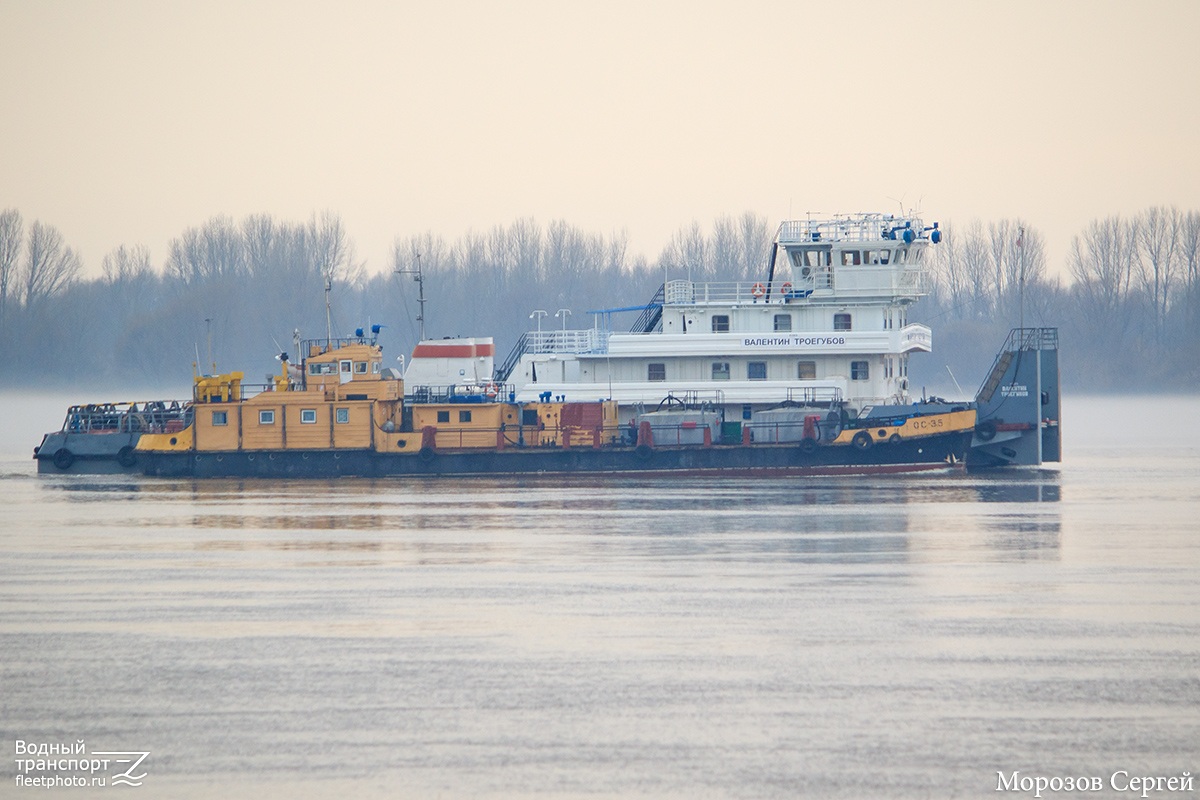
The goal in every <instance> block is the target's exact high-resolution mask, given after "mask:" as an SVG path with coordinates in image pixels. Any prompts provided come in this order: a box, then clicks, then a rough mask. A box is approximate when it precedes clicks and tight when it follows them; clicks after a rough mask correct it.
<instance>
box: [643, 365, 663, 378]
mask: <svg viewBox="0 0 1200 800" xmlns="http://www.w3.org/2000/svg"><path fill="white" fill-rule="evenodd" d="M666 379H667V365H666V364H647V365H646V380H648V381H665V380H666Z"/></svg>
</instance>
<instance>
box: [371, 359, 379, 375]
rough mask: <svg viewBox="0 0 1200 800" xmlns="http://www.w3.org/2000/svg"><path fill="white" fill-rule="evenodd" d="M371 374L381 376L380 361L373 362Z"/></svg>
mask: <svg viewBox="0 0 1200 800" xmlns="http://www.w3.org/2000/svg"><path fill="white" fill-rule="evenodd" d="M371 372H372V373H374V374H376V375H378V374H379V362H378V361H372V362H371Z"/></svg>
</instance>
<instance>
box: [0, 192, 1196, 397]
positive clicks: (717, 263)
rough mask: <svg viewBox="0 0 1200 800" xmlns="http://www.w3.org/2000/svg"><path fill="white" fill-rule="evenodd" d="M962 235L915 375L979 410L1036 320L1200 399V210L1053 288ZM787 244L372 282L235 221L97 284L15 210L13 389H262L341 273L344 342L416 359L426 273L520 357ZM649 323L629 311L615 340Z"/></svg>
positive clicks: (414, 247) (515, 245)
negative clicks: (231, 375)
mask: <svg viewBox="0 0 1200 800" xmlns="http://www.w3.org/2000/svg"><path fill="white" fill-rule="evenodd" d="M942 229H943V233H944V236H943V241H942V243H941V244H940V245H937V246H935V247H933V248H931V255H932V262H931V291H930V294H929V295H928V296H927V297H926V298H924V299H923V300H921V301H920V302H919V303H917V304H916V305H915V306H914V307H913V309H912V310H911V311H910V312H909V319H910V321H920V322H925V323H927V324H929V325H930V326H931V327H932V328H933V332H934V353H933V354H932V355H928V356H925V355H922V356H917V357H915V358H914V359H913V363H912V372H911V374H912V376H913V378H914V386H915V387H917V390H918V391H920V389H921V387H928V389H929V391H930V392H931V393H933V392H937V393H943V394H944V393H946V392H953V393H955V394H957V393H958V392H957V390H956V389H954V388H953V382H954V381H955V380H956V381H957V382H958V383H960V384H961V386H962V391H963V393H964V394H970V395H973V394H974V392H975V389H976V388H977V387H978V384H979V381H980V380H981V379H982V377H983V374H984V372H985V371H986V370H987V368H988V367H989V366H990V364H991V361H992V357H993V356H994V355H995V352H996V350H997V349H998V348H999V346H1000V344H1001V343H1002V342H1003V341H1004V337H1005V335H1006V333H1007V331H1008V329H1009V328H1011V327H1016V326H1017V325H1018V323H1019V321H1020V320H1021V319H1022V316H1023V319H1024V323H1025V325H1026V326H1030V327H1031V326H1039V325H1048V326H1057V327H1058V328H1059V332H1060V343H1061V349H1062V371H1063V384H1064V388H1065V389H1066V390H1067V391H1068V392H1070V391H1075V392H1092V391H1116V390H1119V391H1124V392H1130V391H1134V392H1136V391H1143V390H1147V391H1148V390H1152V389H1153V390H1159V391H1162V390H1167V391H1170V390H1186V389H1195V388H1197V387H1200V212H1195V211H1191V212H1184V211H1179V210H1177V209H1175V208H1161V207H1156V208H1150V209H1147V210H1146V211H1144V212H1143V213H1141V214H1138V215H1137V216H1134V217H1130V218H1121V217H1110V218H1107V219H1103V220H1097V221H1095V222H1092V223H1091V224H1090V225H1088V226H1087V228H1086V229H1085V230H1083V231H1081V232H1079V233H1078V234H1077V235H1076V236H1075V237H1074V238H1073V240H1072V242H1071V247H1070V250H1069V255H1068V259H1067V263H1066V264H1065V265H1064V266H1065V272H1066V273H1067V274H1068V275H1069V276H1070V279H1069V281H1064V280H1061V279H1058V278H1052V277H1050V276H1049V275H1048V271H1047V264H1046V258H1045V242H1044V239H1043V237H1042V235H1041V234H1040V233H1039V232H1038V231H1037V229H1035V228H1034V227H1033V226H1031V225H1029V224H1027V223H1025V222H1022V221H1021V220H1010V219H1006V220H1000V221H998V222H981V221H974V222H970V223H969V224H966V225H962V226H959V225H956V224H943V225H942ZM773 235H774V226H773V225H771V224H770V223H769V222H768V220H767V219H766V218H764V217H760V216H758V215H755V214H753V213H746V214H742V215H741V216H738V217H733V216H726V217H721V218H719V219H717V220H715V221H714V222H713V223H712V225H711V226H709V227H708V228H705V227H703V226H701V225H700V224H699V223H692V224H691V225H689V226H686V227H684V228H681V229H680V230H679V231H677V232H676V233H675V234H674V235H673V236H672V238H671V241H670V242H669V243H668V244H667V246H666V247H665V248H664V249H663V251H662V252H661V253H659V254H658V256H657V258H656V259H655V260H654V261H648V260H647V259H646V258H645V257H644V256H642V255H638V254H632V253H630V252H629V245H628V241H627V238H626V236H625V235H624V234H623V233H616V234H610V235H603V234H596V233H590V232H587V231H584V230H581V229H579V228H576V227H574V226H572V225H570V224H569V223H567V222H564V221H554V222H551V223H549V224H547V225H541V224H539V223H537V222H536V221H534V220H532V219H518V220H516V221H514V222H513V223H512V224H510V225H507V226H503V225H502V226H497V227H495V228H493V229H491V230H489V231H486V232H482V233H479V232H473V231H468V232H467V233H464V234H462V235H461V236H459V237H458V238H457V239H454V240H453V241H451V240H447V239H445V238H443V237H441V236H436V235H434V234H431V233H418V234H409V235H407V236H401V237H398V238H397V240H396V243H395V246H394V250H393V256H392V263H391V264H388V265H387V268H386V269H384V270H382V271H379V272H375V273H371V272H369V271H368V270H367V269H366V268H365V267H364V265H363V264H362V263H361V262H359V261H357V260H356V257H355V250H354V246H353V243H352V241H351V240H350V238H349V236H348V235H347V233H346V230H345V227H344V225H343V223H342V221H341V219H340V218H339V217H338V216H337V215H334V214H329V213H326V214H320V215H314V216H313V218H312V219H310V220H308V221H305V222H288V221H281V220H276V219H274V218H272V217H270V216H268V215H256V216H251V217H247V218H246V219H244V220H242V221H241V222H237V221H235V220H233V219H230V218H227V217H215V218H213V219H211V220H209V221H207V222H205V223H204V224H202V225H200V226H199V227H194V228H189V229H187V230H185V231H183V232H182V233H181V234H180V235H179V236H177V237H176V238H174V239H173V240H172V241H171V242H170V246H169V252H168V255H167V257H166V260H165V262H164V263H162V264H154V263H152V260H151V258H150V255H149V251H148V250H147V248H146V247H144V246H141V245H131V246H121V247H118V248H116V249H114V250H113V251H112V252H110V253H109V254H107V255H106V256H105V257H104V259H103V261H102V263H101V265H100V266H101V274H100V275H99V276H97V277H94V278H85V277H83V275H82V273H83V272H84V269H83V268H84V265H83V263H82V261H81V259H80V258H79V256H78V254H77V253H76V252H75V251H74V250H72V248H71V247H70V246H69V244H68V243H67V241H66V240H65V239H64V237H63V236H62V234H61V233H60V232H59V231H58V230H57V229H56V228H55V227H54V226H53V225H50V224H47V223H44V222H41V221H32V222H26V221H25V220H24V219H23V217H22V215H21V214H20V212H19V211H18V210H16V209H9V210H6V211H3V212H0V342H2V343H3V347H0V359H3V362H4V363H3V364H2V368H0V386H5V387H17V386H22V387H30V386H36V387H44V388H63V387H87V388H88V389H89V390H98V389H104V390H112V391H119V390H121V389H122V388H125V389H129V390H130V391H132V390H133V389H135V388H139V387H162V388H163V389H164V390H165V389H167V388H173V387H181V386H182V387H186V386H187V385H188V384H189V382H190V379H191V374H192V365H193V363H194V362H196V361H197V360H199V363H200V367H201V371H207V369H208V367H209V365H208V364H207V362H208V353H209V342H210V340H211V348H212V357H213V360H214V361H216V364H217V368H218V370H222V371H229V370H242V371H244V372H245V373H246V380H247V382H252V383H253V382H259V381H261V380H263V378H264V376H265V375H266V373H268V372H274V371H276V370H277V369H278V362H277V361H276V360H275V356H276V355H278V352H279V351H280V350H287V351H290V350H292V349H293V348H292V332H293V330H295V329H297V328H298V329H299V330H300V332H301V334H302V336H304V337H305V338H309V337H312V338H317V337H324V336H325V332H326V310H325V291H324V290H325V285H326V281H327V279H328V281H329V283H330V286H331V292H330V296H331V298H332V303H331V311H330V315H329V316H330V318H331V321H332V328H333V334H334V335H335V336H337V335H348V334H350V333H351V332H352V331H353V330H354V329H355V328H356V327H359V326H366V325H368V324H370V323H378V324H382V325H384V326H385V328H384V329H383V332H382V334H381V337H380V341H381V344H383V345H384V347H385V352H387V353H390V354H391V355H390V356H389V358H391V357H394V356H395V355H406V356H407V354H408V353H409V352H410V351H411V349H412V347H413V345H414V344H415V342H416V339H417V336H418V334H417V322H416V317H417V314H418V305H417V284H416V283H415V282H414V275H413V271H415V270H416V269H417V268H418V267H419V268H420V269H421V271H422V272H423V274H424V278H425V282H424V285H425V294H426V298H427V300H428V302H427V304H426V314H425V316H426V319H425V325H426V335H427V336H429V337H431V338H440V337H443V336H493V337H495V340H496V347H497V361H499V360H501V359H503V357H504V355H505V354H506V353H507V352H508V348H510V347H511V346H512V345H513V343H514V342H515V341H516V340H517V338H518V337H519V336H520V334H521V333H522V332H524V331H527V330H532V329H534V328H536V327H537V325H538V324H539V323H540V324H541V325H542V326H543V328H544V329H551V328H560V327H562V326H563V325H564V324H565V326H566V327H568V328H586V327H591V326H592V325H593V324H595V320H594V319H593V318H592V317H591V316H589V315H588V313H587V312H588V311H589V310H595V309H607V308H613V307H622V306H636V305H641V304H644V303H645V302H647V301H648V300H649V299H650V298H651V296H652V295H653V294H654V292H655V291H656V290H657V288H658V286H659V285H660V284H661V283H662V282H663V280H664V277H669V278H672V279H674V278H684V277H688V276H690V277H691V278H692V279H693V280H697V281H739V280H752V279H753V280H757V279H761V278H762V277H763V276H765V274H766V264H767V259H768V257H769V253H770V246H771V241H772V238H773ZM1022 276H1024V277H1023V279H1022ZM1022 296H1023V302H1022ZM1022 309H1023V311H1022ZM535 310H540V311H544V312H546V313H545V314H544V315H536V316H535V315H533V312H534V311H535ZM634 316H635V315H633V314H627V315H616V316H614V327H615V328H617V329H621V328H623V327H626V326H627V325H628V324H630V323H632V321H633V319H634ZM951 375H953V378H952V377H951ZM123 396H124V394H123V393H122V397H123ZM127 399H135V398H127Z"/></svg>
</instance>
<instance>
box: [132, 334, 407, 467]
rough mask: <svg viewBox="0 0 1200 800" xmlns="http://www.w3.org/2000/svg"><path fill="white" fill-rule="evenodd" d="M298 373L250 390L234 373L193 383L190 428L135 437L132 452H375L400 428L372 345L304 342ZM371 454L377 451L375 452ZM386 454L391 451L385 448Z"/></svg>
mask: <svg viewBox="0 0 1200 800" xmlns="http://www.w3.org/2000/svg"><path fill="white" fill-rule="evenodd" d="M302 351H306V353H307V356H306V358H305V359H304V362H303V367H301V368H300V369H295V368H289V364H288V362H287V359H286V357H285V358H284V359H283V368H282V370H281V373H280V374H279V375H277V376H276V377H275V378H274V380H273V381H272V382H271V383H268V384H264V385H259V386H250V385H247V384H245V383H243V382H242V378H243V374H242V373H241V372H231V373H227V374H223V375H211V376H209V375H206V376H198V377H197V378H196V379H195V386H194V396H193V405H194V412H195V413H194V417H193V423H192V425H191V426H189V427H188V428H186V429H185V430H183V431H180V432H178V433H174V434H162V435H154V436H143V437H142V439H141V441H140V442H139V443H138V449H140V450H195V451H197V452H228V451H240V450H329V449H335V450H340V449H358V450H361V449H376V446H377V444H382V442H379V443H377V441H376V438H377V435H378V434H384V433H387V432H391V431H394V430H398V429H399V428H400V422H401V419H400V418H401V413H402V398H403V397H404V382H403V380H402V379H401V378H400V376H399V374H398V373H396V372H395V371H393V370H385V369H384V368H383V355H382V350H381V348H380V347H379V345H377V344H375V343H374V342H368V341H367V340H365V339H363V338H361V337H357V338H345V339H333V340H328V339H322V340H315V341H309V342H305V343H304V344H303V345H302ZM378 449H385V447H379V448H378ZM386 449H393V448H386Z"/></svg>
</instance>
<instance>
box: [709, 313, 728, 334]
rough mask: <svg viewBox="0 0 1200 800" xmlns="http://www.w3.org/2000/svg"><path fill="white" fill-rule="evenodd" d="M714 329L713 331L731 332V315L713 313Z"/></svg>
mask: <svg viewBox="0 0 1200 800" xmlns="http://www.w3.org/2000/svg"><path fill="white" fill-rule="evenodd" d="M712 329H713V333H729V315H728V314H713V318H712Z"/></svg>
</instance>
